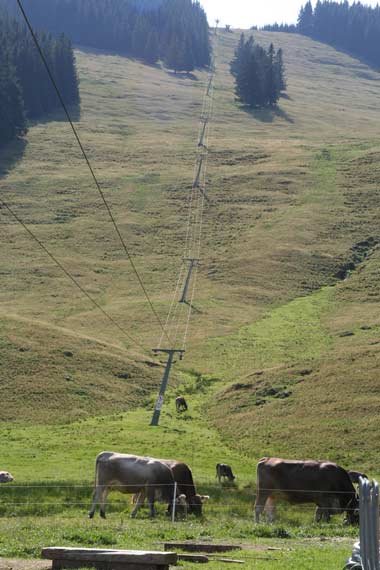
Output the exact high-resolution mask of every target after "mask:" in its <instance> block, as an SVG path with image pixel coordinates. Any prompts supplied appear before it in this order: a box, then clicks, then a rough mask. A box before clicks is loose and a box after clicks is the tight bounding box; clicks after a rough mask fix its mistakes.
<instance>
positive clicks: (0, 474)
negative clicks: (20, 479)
mask: <svg viewBox="0 0 380 570" xmlns="http://www.w3.org/2000/svg"><path fill="white" fill-rule="evenodd" d="M11 481H14V477H13V476H12V475H11V474H10V473H8V471H0V483H10V482H11Z"/></svg>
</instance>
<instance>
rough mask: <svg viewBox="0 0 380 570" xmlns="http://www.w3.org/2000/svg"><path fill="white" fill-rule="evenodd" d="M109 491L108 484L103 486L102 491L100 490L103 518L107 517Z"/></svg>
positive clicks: (101, 514)
mask: <svg viewBox="0 0 380 570" xmlns="http://www.w3.org/2000/svg"><path fill="white" fill-rule="evenodd" d="M108 492H109V488H108V487H106V486H103V487H101V492H100V516H101V517H102V519H105V518H106V501H107V495H108Z"/></svg>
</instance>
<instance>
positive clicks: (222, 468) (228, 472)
mask: <svg viewBox="0 0 380 570" xmlns="http://www.w3.org/2000/svg"><path fill="white" fill-rule="evenodd" d="M216 476H217V478H218V481H219V483H221V482H222V477H223V478H227V479H228V480H229V481H234V480H235V475H234V474H233V473H232V469H231V467H230V466H229V465H227V463H218V464H217V466H216Z"/></svg>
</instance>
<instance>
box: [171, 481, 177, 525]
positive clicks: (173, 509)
mask: <svg viewBox="0 0 380 570" xmlns="http://www.w3.org/2000/svg"><path fill="white" fill-rule="evenodd" d="M176 498H177V481H174V494H173V504H172V523H173V524H174V523H175V508H176Z"/></svg>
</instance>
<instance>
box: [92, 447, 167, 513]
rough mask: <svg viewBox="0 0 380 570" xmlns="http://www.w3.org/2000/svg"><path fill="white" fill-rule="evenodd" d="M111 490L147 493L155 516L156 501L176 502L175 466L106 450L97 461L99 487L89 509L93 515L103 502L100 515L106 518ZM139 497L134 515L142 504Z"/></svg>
mask: <svg viewBox="0 0 380 570" xmlns="http://www.w3.org/2000/svg"><path fill="white" fill-rule="evenodd" d="M110 490H117V491H120V492H121V493H131V494H133V493H144V495H145V496H146V498H147V501H148V505H149V513H150V516H151V517H154V516H155V511H154V502H155V501H156V500H160V501H163V502H166V503H170V502H172V501H173V495H174V478H173V474H172V471H171V469H170V468H169V467H168V466H167V465H165V464H164V463H162V462H161V461H158V460H157V459H152V458H150V457H140V456H138V455H128V454H124V453H114V452H112V451H103V452H102V453H99V455H98V456H97V458H96V462H95V489H94V495H93V502H92V506H91V509H90V512H89V517H90V518H92V517H93V516H94V513H95V509H96V505H97V503H98V502H100V516H101V517H103V518H105V517H106V499H107V495H108V493H109V491H110ZM140 504H141V503H140V501H139V500H137V501H136V503H135V507H134V509H133V511H132V514H131V517H132V518H134V517H135V516H136V513H137V511H138V509H139V506H140Z"/></svg>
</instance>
